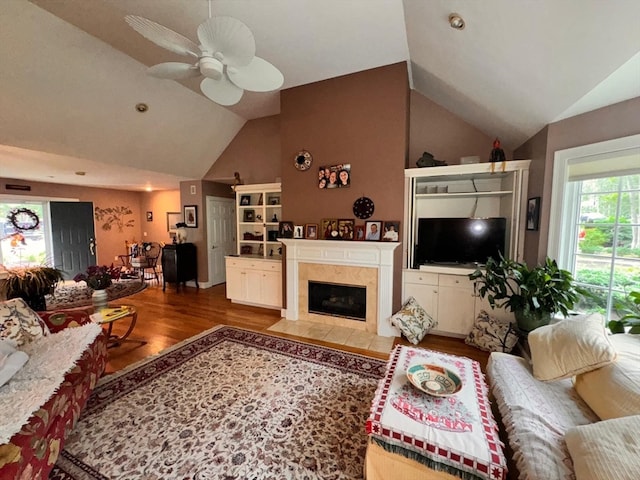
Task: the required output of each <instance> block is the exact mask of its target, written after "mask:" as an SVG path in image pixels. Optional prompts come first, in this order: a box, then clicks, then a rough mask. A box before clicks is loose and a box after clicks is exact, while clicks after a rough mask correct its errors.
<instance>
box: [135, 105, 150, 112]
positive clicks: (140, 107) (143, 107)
mask: <svg viewBox="0 0 640 480" xmlns="http://www.w3.org/2000/svg"><path fill="white" fill-rule="evenodd" d="M136 110H137V111H139V112H140V113H144V112H146V111H147V110H149V105H147V104H146V103H138V104H137V105H136Z"/></svg>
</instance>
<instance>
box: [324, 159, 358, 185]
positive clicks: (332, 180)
mask: <svg viewBox="0 0 640 480" xmlns="http://www.w3.org/2000/svg"><path fill="white" fill-rule="evenodd" d="M350 186H351V164H350V163H343V164H340V165H331V166H326V167H320V169H319V170H318V188H320V189H324V188H348V187H350Z"/></svg>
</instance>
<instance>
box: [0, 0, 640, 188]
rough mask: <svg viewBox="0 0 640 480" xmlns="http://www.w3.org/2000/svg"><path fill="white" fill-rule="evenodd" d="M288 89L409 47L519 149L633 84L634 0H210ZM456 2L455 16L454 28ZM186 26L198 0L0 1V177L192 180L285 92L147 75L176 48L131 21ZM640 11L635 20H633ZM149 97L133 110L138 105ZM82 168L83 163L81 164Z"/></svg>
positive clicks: (440, 99) (440, 86) (429, 91)
mask: <svg viewBox="0 0 640 480" xmlns="http://www.w3.org/2000/svg"><path fill="white" fill-rule="evenodd" d="M211 8H212V12H213V15H230V16H233V17H236V18H238V19H239V20H241V21H242V22H244V23H245V24H247V25H248V26H249V28H250V29H251V30H252V32H253V33H254V36H255V38H256V45H257V52H256V54H257V55H259V56H261V57H262V58H265V59H267V60H268V61H269V62H271V63H272V64H274V65H276V66H277V67H278V68H279V69H280V70H281V71H282V73H283V74H284V78H285V82H284V86H283V88H285V89H286V88H291V87H295V86H299V85H304V84H308V83H312V82H316V81H320V80H325V79H329V78H333V77H337V76H341V75H346V74H350V73H354V72H358V71H362V70H366V69H371V68H375V67H379V66H383V65H389V64H392V63H397V62H403V61H406V62H407V65H408V68H409V69H410V81H411V86H412V88H414V89H415V90H417V91H418V92H420V93H421V94H422V95H424V96H426V97H429V98H430V99H432V100H433V101H435V102H436V103H439V104H440V105H442V106H444V107H445V108H447V109H448V110H450V111H451V112H453V113H454V114H456V115H458V116H459V117H460V118H462V119H464V120H466V121H467V122H469V123H471V124H472V125H475V126H476V127H477V128H479V129H480V130H482V131H483V132H485V133H487V134H488V135H491V136H496V135H497V136H499V137H500V138H501V139H502V141H503V144H504V145H505V146H507V147H509V148H515V147H517V146H519V145H520V144H521V143H522V142H524V141H525V140H527V139H528V138H529V137H531V136H532V135H534V134H535V133H536V132H538V131H539V130H540V129H541V128H542V127H544V126H545V125H546V124H549V123H551V122H554V121H557V120H560V119H562V118H567V117H570V116H573V115H576V114H579V113H583V112H586V111H590V110H593V109H595V108H599V107H602V106H605V105H610V104H613V103H617V102H619V101H623V100H626V99H629V98H634V97H638V96H640V28H637V25H638V21H639V20H640V2H638V1H636V0H618V1H616V2H603V1H601V0H582V1H580V2H577V1H575V2H569V1H560V2H559V1H557V0H538V1H535V2H533V1H513V0H484V1H482V2H469V1H464V0H214V1H212V2H211ZM452 12H457V13H459V14H460V15H461V16H462V17H463V18H464V20H465V22H466V27H465V29H464V30H460V31H458V30H454V29H452V28H451V27H450V26H449V22H448V16H449V14H450V13H452ZM127 14H135V15H140V16H143V17H145V18H148V19H150V20H153V21H155V22H157V23H160V24H162V25H164V26H166V27H168V28H170V29H172V30H174V31H176V32H179V33H181V34H182V35H184V36H186V37H188V38H190V39H192V40H196V35H195V32H196V30H197V27H198V25H199V24H200V23H202V22H203V21H204V20H205V19H206V18H207V17H208V15H209V4H208V2H207V0H30V1H28V0H3V1H2V2H0V176H1V177H8V178H19V179H25V180H32V181H36V180H39V181H47V182H54V183H69V184H83V185H95V186H112V187H116V188H124V189H131V190H136V189H143V188H144V187H146V186H153V188H176V187H177V185H178V182H179V181H180V180H186V179H195V178H202V176H203V175H204V174H205V173H206V172H207V170H208V169H209V168H210V167H211V165H212V164H213V163H214V162H215V161H216V159H217V158H218V157H219V156H220V154H221V153H222V152H223V151H224V149H225V148H226V147H227V145H228V144H229V143H230V142H231V141H232V140H233V138H234V136H235V135H236V134H237V132H238V131H239V130H240V129H241V128H242V126H243V125H244V123H245V122H246V121H247V120H250V119H254V118H259V117H262V116H266V115H273V114H277V113H278V112H279V96H280V94H279V92H271V93H250V92H245V95H244V96H243V99H242V100H241V102H240V103H239V104H237V105H235V106H233V107H229V108H225V107H222V106H219V105H217V104H215V103H213V102H211V101H210V100H209V99H207V98H206V97H204V96H203V95H202V94H201V93H200V90H199V88H198V85H199V80H198V79H195V80H193V79H192V80H189V81H182V82H181V83H178V82H174V81H169V80H159V79H156V78H153V77H149V76H147V75H146V74H145V69H146V67H147V66H150V65H154V64H157V63H161V62H167V61H185V59H184V57H180V56H178V55H176V54H173V53H170V52H169V51H167V50H164V49H162V48H161V47H158V46H157V45H155V44H153V43H151V42H149V41H148V40H146V39H144V38H143V37H141V36H140V35H139V34H138V33H136V32H135V31H133V30H132V29H131V28H130V27H129V26H128V25H127V24H126V23H125V22H124V16H125V15H127ZM634 25H635V27H634ZM139 102H144V103H146V104H148V105H149V110H148V111H147V112H146V113H144V114H141V113H139V112H137V111H136V109H135V105H136V104H137V103H139ZM77 171H83V172H86V175H85V176H82V177H80V176H78V175H75V172H77Z"/></svg>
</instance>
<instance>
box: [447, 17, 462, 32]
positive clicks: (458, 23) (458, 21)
mask: <svg viewBox="0 0 640 480" xmlns="http://www.w3.org/2000/svg"><path fill="white" fill-rule="evenodd" d="M449 25H451V28H455V29H456V30H462V29H463V28H464V26H465V23H464V20H463V18H462V17H461V16H460V15H458V14H457V13H452V14H451V15H449Z"/></svg>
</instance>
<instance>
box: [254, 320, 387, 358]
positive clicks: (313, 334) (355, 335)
mask: <svg viewBox="0 0 640 480" xmlns="http://www.w3.org/2000/svg"><path fill="white" fill-rule="evenodd" d="M267 330H270V331H272V332H279V333H286V334H289V335H296V336H298V337H305V338H311V339H313V340H322V341H324V342H330V343H335V344H337V345H346V346H349V347H354V348H363V349H367V350H373V351H375V352H381V353H389V352H390V351H391V349H392V348H393V341H394V339H395V337H380V336H378V335H376V334H374V333H369V332H364V331H362V330H356V329H353V328H347V327H341V326H332V325H324V324H321V323H317V322H310V321H307V320H286V319H282V320H280V321H279V322H278V323H276V324H275V325H272V326H271V327H269V328H268V329H267Z"/></svg>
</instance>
